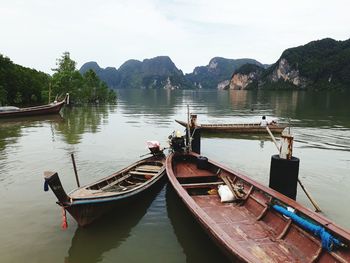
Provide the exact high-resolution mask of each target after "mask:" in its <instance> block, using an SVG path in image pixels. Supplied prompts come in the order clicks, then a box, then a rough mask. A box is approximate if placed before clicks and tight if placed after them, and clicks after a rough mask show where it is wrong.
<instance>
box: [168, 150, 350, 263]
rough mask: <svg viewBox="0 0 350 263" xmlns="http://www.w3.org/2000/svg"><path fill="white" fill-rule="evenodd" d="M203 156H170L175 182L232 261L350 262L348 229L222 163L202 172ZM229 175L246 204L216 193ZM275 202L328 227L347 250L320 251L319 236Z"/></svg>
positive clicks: (170, 170)
mask: <svg viewBox="0 0 350 263" xmlns="http://www.w3.org/2000/svg"><path fill="white" fill-rule="evenodd" d="M197 158H198V155H196V154H194V153H189V154H186V153H172V154H171V155H169V156H168V157H167V160H166V170H167V175H168V178H169V181H170V183H171V184H172V186H173V187H174V189H175V190H176V192H177V194H178V196H179V197H180V198H181V199H182V201H183V202H184V203H185V205H186V206H187V208H188V209H189V210H190V212H191V213H192V214H193V216H194V217H195V218H196V219H197V221H198V222H199V223H200V224H201V226H202V227H203V229H204V230H205V231H206V232H207V233H208V235H209V236H210V237H211V238H212V239H213V240H214V241H215V242H216V243H217V245H218V246H219V247H220V248H221V249H222V250H223V251H224V252H225V253H226V255H227V256H228V257H229V258H230V259H231V260H232V261H235V262H350V249H349V244H350V233H349V232H348V231H346V230H344V229H342V228H341V227H339V226H337V225H335V224H334V223H333V222H331V221H330V220H328V219H327V218H325V217H323V216H322V215H319V214H317V213H314V212H312V211H310V210H309V209H307V208H305V207H303V206H302V205H300V204H299V203H297V202H295V201H294V200H292V199H289V198H288V197H286V196H284V195H282V194H280V193H278V192H276V191H274V190H272V189H270V188H268V187H265V186H263V185H261V184H259V183H257V182H255V181H253V180H252V179H250V178H248V177H246V176H244V175H242V174H240V173H238V172H235V171H232V170H231V169H228V168H226V167H224V166H222V165H220V164H218V163H216V162H213V161H210V160H209V161H208V166H207V168H206V169H198V168H197V166H196V163H197ZM218 169H220V170H221V172H220V173H219V174H217V171H218ZM208 175H216V177H213V176H209V177H208ZM223 176H225V177H226V178H227V177H228V178H230V180H231V182H230V183H231V184H232V183H233V185H232V187H237V186H238V184H240V185H243V195H244V196H243V198H242V199H241V200H238V201H234V202H232V203H222V202H221V201H220V197H219V195H218V194H217V191H215V189H217V188H218V185H220V184H223V183H225V182H224V181H225V180H224V181H223V180H222V178H223ZM230 180H227V181H230ZM273 204H278V205H280V206H283V207H291V208H294V209H295V213H296V214H297V215H299V216H300V217H302V218H304V219H305V220H307V221H308V222H311V223H313V224H315V225H318V226H320V227H323V228H324V229H325V230H326V231H327V232H329V233H330V234H331V235H333V236H334V237H335V238H337V239H338V240H340V241H341V243H342V244H343V245H344V246H334V247H333V248H332V251H331V252H330V251H328V250H327V249H325V248H322V249H321V250H320V247H322V243H321V240H320V238H319V237H316V236H315V235H314V233H312V232H309V231H308V230H305V229H303V228H302V227H300V226H298V225H297V224H296V223H295V222H294V221H292V220H291V219H289V218H287V217H285V216H283V215H282V214H280V213H279V212H277V211H276V210H274V209H273V208H272V207H271V206H272V205H273Z"/></svg>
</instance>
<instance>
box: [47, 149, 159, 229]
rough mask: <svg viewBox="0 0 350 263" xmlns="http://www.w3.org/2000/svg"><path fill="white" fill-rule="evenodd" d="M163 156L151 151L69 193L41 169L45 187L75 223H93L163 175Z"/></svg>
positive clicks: (155, 182) (57, 179) (57, 180)
mask: <svg viewBox="0 0 350 263" xmlns="http://www.w3.org/2000/svg"><path fill="white" fill-rule="evenodd" d="M164 175H165V156H164V155H163V153H160V154H155V155H154V156H152V157H149V158H145V159H143V160H140V161H138V162H136V163H133V164H131V165H130V166H128V167H126V168H124V169H122V170H120V171H118V172H116V173H114V174H112V175H110V176H107V177H105V178H102V179H100V180H98V181H96V182H93V183H91V184H88V185H85V186H82V187H79V188H77V189H74V190H73V191H71V192H70V193H69V194H66V192H65V191H64V189H63V186H62V184H61V181H60V179H59V176H58V174H57V173H55V172H45V173H44V178H45V188H47V189H48V186H49V187H50V188H51V189H52V191H53V193H54V194H55V195H56V197H57V199H58V202H57V204H58V205H60V206H61V207H63V208H64V209H65V210H66V211H68V212H69V214H71V215H72V217H73V218H74V219H75V220H76V221H77V223H78V225H79V226H86V225H89V224H91V223H93V222H94V221H95V220H97V219H98V218H100V217H101V216H103V215H105V214H107V213H108V212H110V211H111V210H113V209H118V207H121V206H127V205H128V204H130V203H131V202H133V201H134V200H137V199H138V198H140V197H141V196H143V195H144V194H147V192H148V191H151V189H153V188H154V187H155V186H156V185H158V184H160V183H161V182H162V179H163V178H165V176H164Z"/></svg>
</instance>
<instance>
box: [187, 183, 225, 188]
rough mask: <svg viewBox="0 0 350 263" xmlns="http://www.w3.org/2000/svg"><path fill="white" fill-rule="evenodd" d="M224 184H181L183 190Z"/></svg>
mask: <svg viewBox="0 0 350 263" xmlns="http://www.w3.org/2000/svg"><path fill="white" fill-rule="evenodd" d="M222 184H224V182H208V183H192V184H181V186H182V187H183V188H203V187H211V186H218V185H222Z"/></svg>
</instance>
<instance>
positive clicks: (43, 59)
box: [0, 0, 350, 73]
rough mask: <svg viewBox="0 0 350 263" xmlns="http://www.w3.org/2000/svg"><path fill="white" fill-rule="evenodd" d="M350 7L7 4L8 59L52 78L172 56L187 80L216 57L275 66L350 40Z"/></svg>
mask: <svg viewBox="0 0 350 263" xmlns="http://www.w3.org/2000/svg"><path fill="white" fill-rule="evenodd" d="M349 10H350V1H349V0H332V1H324V0H318V1H314V0H279V1H277V0H265V1H263V0H242V1H241V0H239V1H238V0H163V1H162V0H136V1H133V0H128V1H124V0H114V1H112V0H101V1H97V0H69V1H68V0H60V1H50V0H0V53H1V54H3V55H5V56H8V57H9V58H11V60H12V61H14V62H15V63H17V64H20V65H23V66H26V67H31V68H35V69H38V70H42V71H44V72H47V73H52V72H51V68H54V67H55V63H56V59H57V58H58V57H60V56H61V55H62V53H63V52H64V51H69V52H70V53H71V58H72V59H74V60H75V61H76V62H77V66H78V68H80V67H81V65H82V64H84V63H85V62H88V61H96V62H97V63H98V64H99V65H100V66H101V67H107V66H113V67H116V68H119V66H120V65H121V64H122V63H124V62H125V61H126V60H128V59H138V60H143V59H145V58H151V57H155V56H159V55H167V56H170V58H171V59H172V60H173V62H174V63H175V64H176V66H177V67H178V68H180V69H182V70H183V71H184V72H186V73H188V72H192V70H193V69H194V67H195V66H199V65H207V64H208V62H209V60H210V59H211V58H212V57H215V56H221V57H225V58H254V59H257V60H258V61H260V62H262V63H267V64H270V63H274V62H275V61H276V60H277V59H278V58H279V56H280V55H281V53H282V52H283V50H285V49H287V48H289V47H294V46H298V45H303V44H306V43H307V42H310V41H312V40H317V39H322V38H325V37H331V38H334V39H337V40H345V39H347V38H349V37H350V15H349V12H350V11H349Z"/></svg>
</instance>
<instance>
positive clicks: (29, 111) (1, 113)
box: [0, 95, 68, 118]
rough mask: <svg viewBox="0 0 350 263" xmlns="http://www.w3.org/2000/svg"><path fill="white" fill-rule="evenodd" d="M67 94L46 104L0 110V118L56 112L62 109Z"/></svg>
mask: <svg viewBox="0 0 350 263" xmlns="http://www.w3.org/2000/svg"><path fill="white" fill-rule="evenodd" d="M67 97H68V95H67V96H66V97H65V98H64V99H63V100H62V101H59V102H56V103H51V104H47V105H41V106H35V107H28V108H15V107H13V108H12V109H9V110H0V118H16V117H26V116H36V115H48V114H57V113H59V112H60V110H61V109H62V107H63V105H64V104H65V102H66V100H67Z"/></svg>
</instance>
